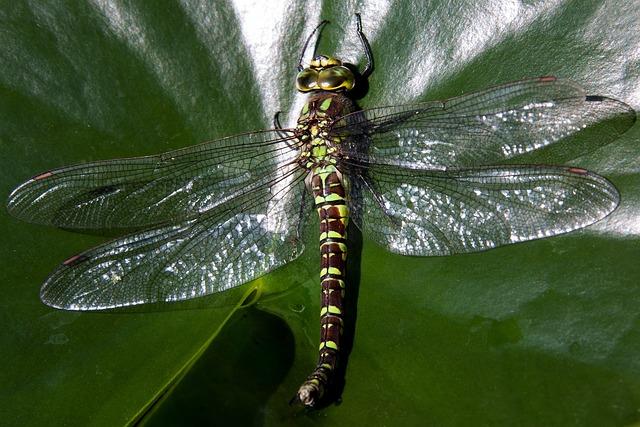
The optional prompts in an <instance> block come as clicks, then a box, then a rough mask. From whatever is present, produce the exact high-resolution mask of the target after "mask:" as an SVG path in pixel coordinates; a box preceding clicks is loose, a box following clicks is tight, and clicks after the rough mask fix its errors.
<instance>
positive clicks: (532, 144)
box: [333, 77, 636, 170]
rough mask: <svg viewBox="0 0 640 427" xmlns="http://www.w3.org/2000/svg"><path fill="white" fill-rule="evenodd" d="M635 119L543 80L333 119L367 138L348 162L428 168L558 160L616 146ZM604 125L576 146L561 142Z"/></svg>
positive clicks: (350, 150) (337, 128) (562, 83)
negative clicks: (618, 139) (365, 144)
mask: <svg viewBox="0 0 640 427" xmlns="http://www.w3.org/2000/svg"><path fill="white" fill-rule="evenodd" d="M635 117H636V116H635V112H634V111H633V109H631V107H629V106H628V105H626V104H624V103H622V102H620V101H616V100H613V99H609V98H604V97H599V96H587V95H586V94H585V92H584V90H583V89H582V88H581V87H579V86H577V85H576V84H575V83H572V82H569V81H566V80H558V79H556V78H554V77H542V78H538V79H531V80H524V81H520V82H515V83H509V84H506V85H502V86H498V87H495V88H491V89H488V90H485V91H482V92H477V93H471V94H467V95H463V96H460V97H457V98H452V99H449V100H446V101H434V102H426V103H422V104H413V105H401V106H392V107H381V108H372V109H369V110H364V111H360V112H356V113H353V114H351V115H348V116H345V117H343V118H341V119H340V120H338V121H336V124H335V125H334V128H333V132H335V133H337V134H350V135H354V136H357V135H366V136H367V138H370V140H371V144H370V146H369V147H368V149H366V147H362V146H361V145H360V144H358V142H359V140H358V138H354V139H353V140H352V141H351V145H349V144H347V146H346V147H345V148H344V150H343V151H344V153H345V154H346V155H347V156H348V157H349V158H350V159H351V160H352V161H356V162H358V161H359V162H363V163H373V164H386V165H394V166H400V167H406V168H409V169H423V170H428V169H445V168H448V167H456V168H465V167H473V166H479V165H489V164H500V163H502V164H505V163H506V164H515V163H558V162H563V161H566V160H567V159H570V158H572V156H574V155H575V154H577V153H581V154H584V153H586V152H589V151H591V150H593V149H595V148H598V147H600V146H602V145H604V144H607V143H608V142H611V141H613V140H614V139H615V138H616V137H617V136H618V135H620V134H621V133H623V132H625V131H626V130H627V129H629V128H630V127H631V126H632V125H633V123H634V121H635ZM604 121H608V122H607V123H602V124H601V126H598V131H597V132H594V133H593V134H591V135H588V137H584V138H581V140H580V141H579V143H575V144H572V143H571V142H572V141H570V140H568V139H566V138H567V137H568V136H570V135H572V134H575V133H576V132H579V131H582V130H583V129H585V128H588V127H590V126H591V125H593V124H595V123H598V122H604ZM561 139H564V140H563V141H561V142H559V143H558V141H559V140H561ZM363 148H365V149H364V150H363Z"/></svg>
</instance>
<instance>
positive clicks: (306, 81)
mask: <svg viewBox="0 0 640 427" xmlns="http://www.w3.org/2000/svg"><path fill="white" fill-rule="evenodd" d="M355 82H356V78H355V76H354V75H353V72H352V71H351V70H350V69H349V68H347V67H346V66H344V65H343V64H342V61H340V60H339V59H338V58H333V57H331V56H325V55H318V56H316V57H315V58H313V60H312V61H311V63H310V64H309V66H308V67H307V68H304V69H302V70H301V71H300V72H299V73H298V77H296V87H297V88H298V90H299V91H300V92H311V91H315V90H327V91H331V92H338V91H350V90H351V89H353V87H354V86H355Z"/></svg>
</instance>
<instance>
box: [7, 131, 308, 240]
mask: <svg viewBox="0 0 640 427" xmlns="http://www.w3.org/2000/svg"><path fill="white" fill-rule="evenodd" d="M283 132H285V131H273V130H272V131H260V132H253V133H247V134H242V135H237V136H232V137H229V138H224V139H220V140H216V141H211V142H207V143H203V144H200V145H195V146H191V147H187V148H184V149H181V150H177V151H172V152H168V153H164V154H160V155H156V156H146V157H137V158H129V159H117V160H107V161H99V162H94V163H86V164H80V165H75V166H70V167H64V168H60V169H54V170H52V171H49V172H45V173H43V174H40V175H38V176H36V177H34V178H32V179H30V180H29V181H27V182H25V183H24V184H22V185H21V186H19V187H18V188H16V189H15V190H14V191H13V193H12V194H11V195H10V196H9V201H8V209H9V212H10V213H11V214H12V215H14V216H16V217H18V218H20V219H22V220H25V221H29V222H34V223H39V224H46V225H54V226H58V227H63V228H70V229H85V230H91V229H97V230H118V229H125V230H131V229H142V228H148V227H151V226H155V225H159V224H164V223H169V222H178V221H182V220H185V219H188V218H194V217H196V216H198V215H200V214H202V213H204V212H206V211H208V210H210V209H213V208H215V207H216V206H218V205H219V204H221V203H224V201H225V200H227V199H228V198H230V197H234V196H235V195H236V194H238V193H239V192H241V191H244V190H246V189H247V188H252V187H255V186H260V185H264V184H265V182H266V181H265V180H266V179H269V177H270V174H271V172H272V171H273V170H274V169H275V168H276V167H277V166H278V164H281V163H283V162H286V161H288V160H290V159H292V158H293V157H294V156H295V154H296V153H295V151H293V150H291V149H289V147H287V145H286V143H285V139H282V138H280V136H279V135H281V134H282V133H283Z"/></svg>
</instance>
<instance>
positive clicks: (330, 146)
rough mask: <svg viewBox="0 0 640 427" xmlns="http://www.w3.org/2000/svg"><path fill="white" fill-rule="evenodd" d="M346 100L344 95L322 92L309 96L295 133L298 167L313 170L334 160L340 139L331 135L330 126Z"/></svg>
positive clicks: (336, 157)
mask: <svg viewBox="0 0 640 427" xmlns="http://www.w3.org/2000/svg"><path fill="white" fill-rule="evenodd" d="M345 100H346V98H344V97H343V96H340V95H337V94H334V93H329V92H325V93H319V94H318V95H315V96H312V97H311V98H310V99H309V100H308V101H307V103H306V104H305V105H304V106H303V107H302V112H301V114H300V117H299V118H298V125H297V126H296V135H295V136H296V141H297V144H296V146H297V147H299V154H298V164H299V165H300V166H301V167H303V168H305V169H307V170H312V169H314V168H317V167H324V166H328V165H335V164H336V163H337V161H338V156H339V153H340V150H339V148H340V143H341V142H342V138H341V137H340V136H337V135H333V134H332V132H331V128H332V126H333V123H334V118H335V117H336V115H339V114H340V113H343V112H344V109H345V107H347V106H346V105H344V104H345Z"/></svg>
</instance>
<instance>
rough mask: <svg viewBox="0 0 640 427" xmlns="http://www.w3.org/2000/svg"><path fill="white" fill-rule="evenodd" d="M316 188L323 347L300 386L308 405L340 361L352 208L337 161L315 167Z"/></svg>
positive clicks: (318, 395)
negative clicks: (349, 225) (311, 371)
mask: <svg viewBox="0 0 640 427" xmlns="http://www.w3.org/2000/svg"><path fill="white" fill-rule="evenodd" d="M311 185H312V191H313V196H314V200H315V205H316V209H317V211H318V216H319V217H320V255H321V264H320V268H321V269H320V284H321V289H322V300H321V301H322V303H321V308H320V348H319V353H320V354H319V358H318V364H317V366H316V369H315V370H314V371H313V373H312V374H311V375H309V377H308V378H307V380H306V381H305V382H304V383H303V384H302V386H301V387H300V389H299V390H298V395H297V397H298V399H299V400H300V402H302V403H303V404H304V405H305V406H314V405H315V404H316V403H317V401H318V400H319V399H321V398H322V396H323V395H324V392H325V390H326V388H327V385H328V384H329V382H330V380H331V378H332V375H333V372H334V370H335V368H336V365H337V363H338V356H339V353H340V345H341V338H342V330H343V318H344V317H343V316H344V313H343V300H344V292H345V281H344V277H345V266H346V260H347V245H346V239H347V233H346V229H347V224H348V221H349V209H348V207H347V201H346V191H345V187H344V185H343V183H342V179H341V176H340V173H339V172H338V170H337V169H336V167H335V166H333V165H328V166H323V167H318V168H315V169H314V170H313V172H312V179H311Z"/></svg>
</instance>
